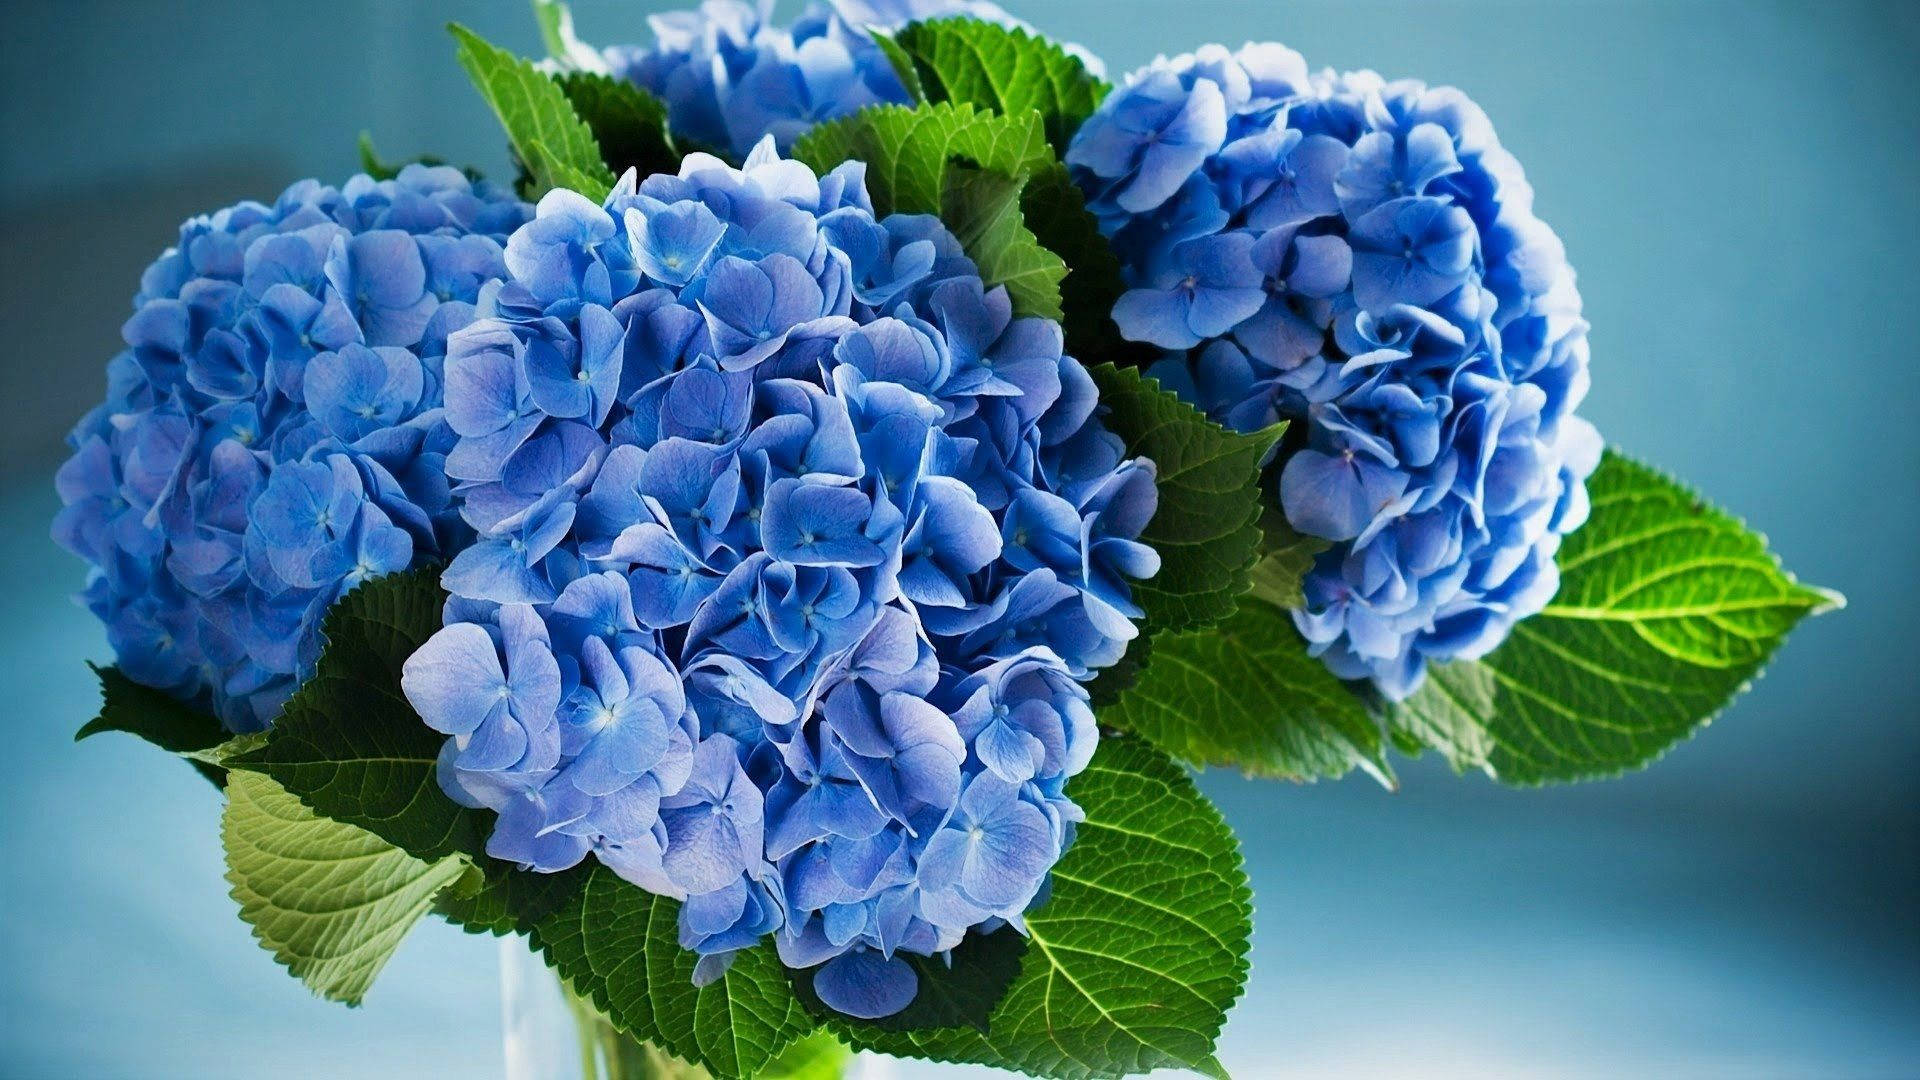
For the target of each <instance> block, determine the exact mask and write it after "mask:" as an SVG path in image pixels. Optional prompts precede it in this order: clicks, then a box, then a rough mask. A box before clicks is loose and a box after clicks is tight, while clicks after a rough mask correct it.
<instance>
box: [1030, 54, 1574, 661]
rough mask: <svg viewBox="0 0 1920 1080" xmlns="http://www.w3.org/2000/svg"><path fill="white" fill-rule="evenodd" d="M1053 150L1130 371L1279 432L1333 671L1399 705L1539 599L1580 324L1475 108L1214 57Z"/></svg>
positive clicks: (1567, 521)
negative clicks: (1118, 266)
mask: <svg viewBox="0 0 1920 1080" xmlns="http://www.w3.org/2000/svg"><path fill="white" fill-rule="evenodd" d="M1067 161H1068V164H1069V165H1070V166H1071V168H1072V170H1073V174H1074V177H1075V179H1076V180H1078V181H1079V183H1080V185H1081V187H1082V188H1083V189H1084V190H1085V192H1086V194H1087V197H1088V204H1089V206H1090V207H1091V208H1092V210H1093V211H1094V212H1095V213H1096V214H1097V215H1098V216H1099V217H1100V220H1101V225H1102V228H1103V230H1104V231H1105V232H1106V234H1107V235H1108V236H1109V237H1110V238H1111V240H1112V243H1113V245H1114V248H1115V250H1116V252H1117V253H1118V254H1119V255H1120V258H1121V260H1122V263H1123V265H1124V267H1125V270H1126V274H1127V279H1128V284H1129V286H1130V289H1129V291H1128V292H1126V293H1125V294H1124V295H1123V296H1121V298H1120V299H1119V301H1118V303H1116V305H1115V307H1114V311H1113V317H1114V321H1115V322H1116V324H1117V325H1118V326H1119V328H1120V330H1121V332H1122V333H1123V334H1124V335H1125V336H1126V337H1128V338H1130V339H1132V340H1135V341H1141V342H1146V343H1149V344H1152V345H1155V346H1158V347H1160V348H1161V349H1163V350H1166V352H1165V353H1164V358H1163V359H1162V360H1161V361H1160V362H1159V363H1158V364H1156V365H1155V366H1154V367H1153V369H1152V371H1153V374H1155V375H1156V376H1157V377H1158V378H1159V379H1160V380H1161V381H1162V382H1163V383H1164V384H1165V385H1167V386H1168V387H1170V388H1172V389H1175V390H1177V391H1178V392H1180V393H1181V394H1183V395H1184V396H1186V397H1187V398H1188V399H1189V400H1191V401H1192V402H1193V403H1194V404H1195V405H1197V406H1199V407H1201V408H1202V409H1204V410H1206V412H1207V413H1208V414H1209V415H1210V416H1212V417H1213V418H1214V419H1216V420H1219V421H1220V422H1221V423H1224V424H1227V425H1229V426H1232V427H1235V428H1238V429H1241V430H1253V429H1256V428H1260V427H1264V426H1266V425H1268V424H1271V423H1273V422H1274V421H1276V420H1280V419H1289V420H1293V421H1295V424H1294V427H1293V434H1292V435H1291V436H1290V439H1289V442H1288V444H1287V446H1286V450H1287V452H1288V456H1287V457H1286V459H1285V464H1284V467H1283V468H1282V469H1281V470H1280V472H1279V498H1280V505H1281V507H1282V508H1283V509H1284V510H1285V511H1286V515H1287V518H1288V520H1289V521H1290V522H1291V523H1292V525H1293V527H1294V528H1295V529H1297V530H1299V531H1301V532H1303V533H1306V534H1309V535H1311V536H1315V537H1319V538H1321V539H1323V540H1326V541H1329V542H1330V543H1331V547H1330V548H1329V549H1328V550H1327V551H1326V552H1325V553H1324V554H1322V555H1321V556H1320V557H1319V558H1318V560H1317V561H1316V563H1315V565H1314V567H1313V569H1312V571H1311V572H1310V573H1309V574H1308V576H1307V580H1306V583H1305V591H1306V601H1307V602H1306V606H1305V607H1304V608H1302V609H1301V610H1299V611H1297V612H1295V613H1294V620H1295V623H1296V624H1297V625H1298V626H1299V628H1300V631H1301V633H1303V634H1304V635H1305V636H1306V638H1307V640H1308V642H1309V643H1310V646H1311V648H1312V651H1313V652H1314V653H1315V654H1316V655H1318V656H1320V657H1321V658H1322V659H1324V660H1325V661H1326V663H1327V664H1328V666H1329V667H1330V668H1332V670H1333V671H1334V672H1335V673H1336V674H1338V675H1340V676H1342V677H1343V678H1355V679H1357V678H1368V679H1371V680H1372V681H1373V683H1374V685H1375V686H1376V687H1378V688H1379V689H1380V690H1381V691H1382V692H1383V693H1385V694H1386V695H1387V696H1388V697H1391V698H1396V699H1397V698H1402V697H1405V696H1406V695H1407V694H1410V693H1412V692H1413V690H1414V689H1415V688H1416V687H1417V686H1418V685H1419V684H1420V681H1421V679H1422V677H1423V675H1424V672H1425V670H1426V665H1427V663H1428V662H1429V661H1444V660H1451V659H1460V658H1473V657H1479V656H1482V655H1485V654H1486V653H1487V652H1488V651H1490V650H1492V649H1493V648H1494V647H1495V646H1497V645H1499V644H1500V642H1501V641H1502V640H1504V638H1505V637H1506V634H1507V632H1508V630H1509V629H1510V628H1511V627H1512V626H1513V624H1514V623H1515V622H1516V621H1518V620H1519V619H1523V618H1525V617H1527V616H1528V615H1531V614H1533V613H1535V612H1537V611H1539V610H1540V609H1541V608H1542V607H1543V606H1544V605H1545V604H1546V602H1547V600H1548V599H1549V598H1551V597H1552V595H1553V593H1554V591H1555V589H1556V588H1557V587H1558V584H1559V578H1558V574H1557V571H1556V570H1555V568H1554V562H1553V557H1554V553H1555V551H1556V550H1557V548H1558V546H1559V543H1560V537H1561V536H1563V535H1565V534H1566V533H1567V532H1569V531H1570V530H1572V529H1575V528H1577V527H1579V525H1580V524H1581V522H1582V521H1583V520H1584V519H1585V517H1586V494H1585V478H1586V477H1587V475H1588V474H1589V473H1590V472H1591V471H1592V470H1593V468H1594V467H1595V465H1596V464H1597V462H1598V460H1599V453H1600V440H1599V436H1598V434H1597V433H1596V432H1595V431H1594V429H1593V428H1592V426H1591V425H1589V424H1587V423H1586V422H1585V421H1583V420H1581V419H1579V418H1578V417H1576V416H1574V415H1573V410H1574V409H1575V408H1576V407H1577V406H1578V405H1579V403H1580V400H1581V398H1582V397H1583V396H1584V395H1585V393H1586V389H1587V324H1586V322H1585V321H1584V320H1582V319H1581V317H1580V296H1579V294H1578V292H1576V291H1575V289H1574V275H1573V271H1572V269H1571V268H1569V267H1568V265H1567V262H1566V257H1565V254H1564V252H1563V251H1562V249H1561V246H1560V242H1559V240H1558V239H1557V238H1556V237H1555V236H1554V234H1553V232H1552V230H1550V229H1548V228H1547V226H1546V225H1544V224H1543V223H1541V222H1540V221H1539V220H1538V219H1537V218H1535V217H1534V215H1533V211H1532V203H1533V193H1532V190H1531V189H1530V188H1529V187H1528V186H1527V183H1526V180H1525V179H1524V177H1523V176H1522V174H1521V171H1520V167H1519V165H1518V164H1517V163H1516V162H1515V161H1514V159H1513V158H1512V156H1511V155H1509V154H1508V153H1507V152H1506V151H1505V150H1503V149H1502V148H1501V147H1500V144H1499V142H1498V141H1497V140H1496V139H1495V138H1494V134H1493V128H1492V126H1491V125H1490V124H1489V123H1488V121H1487V118H1486V116H1485V115H1483V114H1482V113H1481V112H1480V110H1479V108H1477V107H1476V106H1475V105H1474V104H1473V103H1472V102H1471V101H1468V100H1467V98H1466V97H1465V96H1464V95H1462V94H1461V93H1460V92H1459V91H1457V90H1451V89H1445V88H1439V89H1431V88H1428V87H1426V86H1424V85H1422V84H1420V83H1417V82H1387V81H1385V80H1382V79H1381V78H1380V77H1379V76H1377V75H1374V74H1373V73H1371V72H1359V73H1352V74H1346V75H1336V74H1334V73H1332V72H1330V71H1329V72H1322V73H1319V74H1309V72H1308V70H1307V66H1306V63H1305V62H1304V61H1303V60H1302V59H1301V58H1300V56H1299V54H1297V53H1294V52H1293V51H1291V50H1289V49H1286V48H1284V47H1282V46H1279V45H1273V44H1266V45H1248V46H1246V47H1244V48H1242V49H1240V50H1239V51H1238V52H1229V51H1227V50H1226V49H1223V48H1221V47H1219V46H1217V45H1214V46H1208V47H1206V48H1203V49H1201V50H1199V51H1198V52H1196V53H1193V54H1191V55H1187V56H1181V57H1178V58H1175V59H1172V60H1167V59H1161V60H1158V61H1155V62H1154V63H1153V64H1152V65H1150V66H1148V67H1146V68H1143V69H1142V70H1140V71H1138V72H1136V73H1134V74H1133V75H1132V76H1131V77H1130V78H1129V79H1128V81H1127V84H1126V85H1125V86H1123V87H1121V88H1119V89H1117V90H1115V91H1114V92H1113V93H1112V94H1111V95H1109V96H1108V97H1107V99H1106V101H1105V102H1104V103H1103V104H1102V106H1101V107H1100V110H1099V111H1098V112H1097V113H1096V114H1095V115H1094V116H1093V117H1092V118H1091V119H1089V120H1088V121H1087V122H1086V124H1085V125H1084V126H1082V127H1081V129H1080V131H1079V132H1078V134H1077V135H1076V136H1075V139H1074V142H1073V144H1072V146H1071V147H1070V148H1069V150H1068V154H1067Z"/></svg>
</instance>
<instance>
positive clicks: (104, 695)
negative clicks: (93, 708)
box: [73, 664, 232, 754]
mask: <svg viewBox="0 0 1920 1080" xmlns="http://www.w3.org/2000/svg"><path fill="white" fill-rule="evenodd" d="M87 666H88V667H91V668H92V669H93V673H94V674H95V675H98V676H100V715H99V716H96V717H94V718H93V719H92V720H89V721H88V722H87V724H86V726H84V727H82V728H81V729H80V730H79V731H77V732H75V733H74V736H73V741H74V742H79V741H80V740H81V739H84V738H86V737H87V736H89V735H98V734H100V733H101V732H103V731H124V732H126V733H127V734H129V735H138V736H139V737H141V738H142V739H145V740H147V741H148V742H150V743H152V744H153V745H155V746H157V747H159V748H160V749H162V750H165V751H167V752H168V753H173V754H190V753H193V752H194V751H197V750H210V749H212V748H213V747H216V746H218V745H220V744H221V743H223V742H226V741H227V739H228V738H229V737H230V735H231V734H232V733H231V732H229V731H227V729H226V728H224V727H222V726H220V721H219V720H216V719H214V717H213V715H212V714H210V713H204V712H201V711H200V710H199V709H196V708H194V707H193V706H191V705H188V704H187V703H185V702H183V701H181V700H180V699H179V698H176V697H174V696H173V695H171V694H169V693H167V692H166V691H164V690H155V689H154V688H153V687H151V686H143V685H141V684H140V683H137V682H134V681H133V680H132V679H129V678H127V676H126V674H125V673H124V672H122V671H121V670H120V669H119V668H117V667H101V666H100V665H98V664H89V665H87Z"/></svg>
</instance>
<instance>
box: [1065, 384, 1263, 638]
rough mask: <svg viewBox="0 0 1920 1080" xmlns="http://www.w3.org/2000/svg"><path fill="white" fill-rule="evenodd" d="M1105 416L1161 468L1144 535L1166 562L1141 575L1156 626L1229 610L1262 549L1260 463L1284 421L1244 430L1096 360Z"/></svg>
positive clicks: (1185, 624)
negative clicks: (1154, 508) (1223, 424)
mask: <svg viewBox="0 0 1920 1080" xmlns="http://www.w3.org/2000/svg"><path fill="white" fill-rule="evenodd" d="M1089 371H1090V372H1091V373H1092V375H1093V380H1094V382H1095V383H1097V384H1098V385H1099V387H1100V404H1101V406H1102V407H1103V408H1104V409H1105V410H1106V424H1107V427H1108V428H1110V429H1112V431H1113V432H1114V434H1116V435H1118V436H1120V438H1121V439H1122V440H1123V441H1124V442H1125V443H1126V447H1127V453H1128V454H1130V455H1142V456H1145V457H1148V458H1151V459H1152V460H1153V462H1154V465H1155V466H1156V467H1157V469H1158V478H1159V479H1158V484H1159V491H1160V508H1159V510H1158V511H1156V512H1155V513H1154V515H1153V520H1152V521H1151V522H1149V523H1148V524H1147V529H1146V532H1145V534H1143V535H1142V536H1141V539H1142V540H1144V541H1145V542H1146V543H1148V544H1149V545H1151V546H1152V547H1153V549H1154V550H1155V551H1158V552H1159V553H1160V563H1161V565H1160V572H1159V573H1158V574H1156V575H1154V576H1153V578H1151V579H1150V580H1147V581H1140V582H1135V583H1134V586H1133V596H1134V599H1135V600H1136V601H1137V602H1138V603H1139V604H1140V606H1141V607H1142V608H1144V609H1146V613H1147V617H1146V622H1145V629H1146V630H1147V631H1148V632H1150V633H1153V634H1156V635H1157V634H1165V633H1172V632H1177V631H1181V630H1190V629H1195V628H1198V627H1202V626H1209V625H1211V624H1213V623H1216V622H1219V621H1220V620H1222V619H1225V618H1227V617H1228V616H1229V615H1232V614H1233V612H1234V607H1235V604H1236V603H1237V602H1238V600H1239V598H1240V597H1241V596H1242V595H1244V594H1245V593H1246V591H1247V589H1248V588H1249V587H1250V580H1249V574H1250V572H1251V571H1252V569H1253V565H1254V562H1255V560H1256V558H1257V557H1258V554H1259V549H1260V543H1261V532H1260V505H1261V504H1260V468H1261V465H1262V464H1263V463H1264V461H1265V458H1266V456H1267V454H1268V452H1269V451H1270V450H1272V448H1273V446H1274V444H1275V443H1276V442H1278V441H1279V439H1280V435H1281V434H1282V432H1283V431H1284V430H1285V426H1284V425H1279V424H1276V425H1275V426H1273V427H1271V428H1268V429H1266V430H1265V431H1258V432H1254V433H1253V434H1250V435H1243V434H1240V433H1239V432H1235V431H1229V430H1228V429H1226V428H1223V427H1221V426H1220V425H1219V424H1216V423H1214V422H1213V421H1211V420H1208V419H1207V418H1206V417H1205V416H1203V415H1201V414H1200V412H1199V410H1197V409H1195V408H1194V407H1193V406H1191V405H1188V404H1187V403H1186V402H1184V401H1181V400H1180V399H1179V398H1178V397H1176V396H1174V395H1173V394H1172V393H1170V392H1169V391H1167V390H1164V389H1162V388H1161V386H1160V384H1159V383H1158V382H1157V381H1155V380H1153V379H1151V378H1148V377H1147V376H1145V375H1143V374H1141V373H1140V372H1139V371H1137V370H1135V369H1132V368H1116V367H1114V366H1113V365H1111V364H1101V365H1099V366H1096V367H1093V368H1090V369H1089Z"/></svg>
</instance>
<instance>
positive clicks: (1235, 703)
mask: <svg viewBox="0 0 1920 1080" xmlns="http://www.w3.org/2000/svg"><path fill="white" fill-rule="evenodd" d="M1100 720H1101V722H1102V723H1106V724H1112V725H1113V726H1115V727H1118V728H1121V729H1123V730H1126V731H1131V732H1133V733H1134V734H1136V735H1139V736H1140V737H1142V738H1144V739H1147V740H1149V741H1150V742H1152V743H1154V744H1155V745H1156V746H1159V747H1160V748H1161V749H1163V750H1165V751H1166V752H1167V753H1169V754H1172V755H1173V756H1174V757H1176V758H1178V759H1180V760H1182V761H1185V762H1187V763H1189V764H1193V765H1222V766H1228V767H1231V768H1235V769H1239V770H1241V771H1242V772H1245V773H1247V774H1249V775H1252V776H1264V777H1274V778H1278V779H1284V780H1315V779H1319V778H1321V777H1339V776H1345V775H1346V774H1347V773H1348V772H1350V771H1352V770H1353V768H1354V767H1356V766H1358V767H1360V768H1362V769H1365V770H1366V771H1367V772H1368V773H1370V774H1372V775H1373V776H1374V778H1375V779H1377V780H1379V781H1380V782H1381V783H1383V784H1386V785H1388V786H1392V784H1393V779H1392V776H1393V773H1392V769H1391V767H1390V766H1389V765H1388V764H1387V760H1386V750H1385V746H1384V745H1383V739H1382V736H1381V732H1380V724H1379V722H1378V721H1376V720H1375V719H1374V718H1373V717H1372V716H1371V715H1370V714H1369V713H1368V712H1367V710H1366V708H1365V706H1363V705H1362V704H1361V702H1360V699H1359V697H1358V696H1356V695H1355V694H1354V693H1353V691H1351V690H1349V689H1348V688H1347V686H1346V685H1345V684H1344V683H1342V682H1341V681H1340V680H1339V679H1336V678H1334V677H1333V674H1332V673H1331V672H1329V671H1328V670H1327V668H1326V665H1324V664H1322V663H1321V662H1320V661H1319V660H1317V659H1315V658H1313V657H1311V656H1308V655H1307V646H1306V642H1304V641H1302V640H1301V638H1300V635H1299V633H1298V632H1297V631H1296V630H1295V629H1294V627H1293V620H1292V619H1291V618H1290V617H1289V616H1288V614H1287V613H1286V612H1285V611H1283V610H1281V609H1280V608H1277V607H1275V606H1273V605H1272V604H1269V603H1267V602H1266V601H1264V600H1260V599H1256V598H1254V597H1251V596H1250V597H1247V598H1246V599H1244V600H1242V601H1241V603H1240V606H1239V609H1238V610H1236V611H1235V612H1234V613H1233V614H1232V615H1231V616H1229V617H1228V618H1227V619H1226V621H1224V622H1222V623H1220V624H1218V625H1216V626H1210V627H1207V628H1205V629H1201V630H1193V631H1188V632H1186V633H1180V634H1162V635H1160V636H1159V637H1156V638H1155V639H1154V640H1153V656H1152V662H1151V663H1149V664H1147V665H1146V667H1145V669H1144V670H1143V671H1142V673H1141V675H1140V677H1139V679H1138V680H1137V681H1136V682H1135V683H1134V684H1133V686H1131V687H1130V688H1128V689H1127V690H1126V691H1124V692H1123V693H1121V695H1120V697H1119V700H1118V701H1116V702H1115V703H1114V704H1113V705H1112V706H1110V707H1108V708H1105V709H1102V710H1101V711H1100Z"/></svg>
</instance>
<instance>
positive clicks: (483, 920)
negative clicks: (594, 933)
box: [433, 859, 593, 936]
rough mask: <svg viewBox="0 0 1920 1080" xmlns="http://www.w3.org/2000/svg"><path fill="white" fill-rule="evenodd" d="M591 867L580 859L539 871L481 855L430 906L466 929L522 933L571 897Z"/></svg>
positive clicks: (470, 931)
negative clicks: (572, 864) (568, 866)
mask: <svg viewBox="0 0 1920 1080" xmlns="http://www.w3.org/2000/svg"><path fill="white" fill-rule="evenodd" d="M592 868H593V863H591V862H583V863H581V864H580V865H578V866H575V867H573V868H572V869H571V870H562V871H560V872H559V873H555V874H542V873H538V872H536V871H532V870H521V869H519V868H518V867H515V866H512V865H509V864H507V863H503V862H501V861H499V860H497V859H481V860H479V861H478V863H477V864H476V865H471V866H469V867H468V868H467V872H466V874H465V875H463V876H462V877H461V879H460V880H458V881H455V882H453V883H452V884H450V885H448V886H447V887H446V888H445V889H444V890H442V891H441V893H440V895H439V896H438V897H435V898H434V902H433V910H434V912H435V913H436V914H438V915H440V916H441V917H442V918H444V919H446V920H447V921H448V922H451V923H453V924H454V925H456V926H458V927H460V928H461V929H463V930H465V931H467V932H468V933H473V934H493V935H496V936H498V935H501V934H515V933H522V934H523V933H526V932H527V931H528V930H529V929H530V928H532V926H533V925H534V924H535V923H538V922H539V921H540V920H542V919H544V918H546V917H548V916H549V915H552V914H553V913H554V912H555V911H558V910H559V909H560V907H561V906H562V905H563V904H566V903H567V902H568V901H569V900H572V899H573V897H574V896H575V894H577V893H578V892H579V891H580V889H581V887H582V886H584V885H585V884H586V880H587V875H588V873H590V872H591V871H592Z"/></svg>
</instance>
